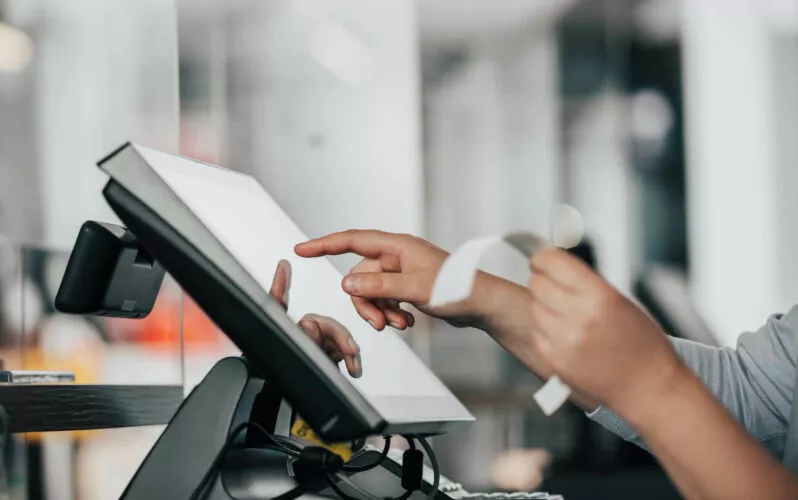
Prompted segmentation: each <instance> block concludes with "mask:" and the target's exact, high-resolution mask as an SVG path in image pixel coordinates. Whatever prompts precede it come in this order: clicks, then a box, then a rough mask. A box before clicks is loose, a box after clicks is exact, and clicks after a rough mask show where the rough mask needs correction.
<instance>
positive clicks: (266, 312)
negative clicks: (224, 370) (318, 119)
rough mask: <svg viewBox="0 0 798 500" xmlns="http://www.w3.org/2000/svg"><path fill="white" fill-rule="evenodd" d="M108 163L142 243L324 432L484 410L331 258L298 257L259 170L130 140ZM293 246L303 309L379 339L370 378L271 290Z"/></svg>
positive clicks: (347, 436) (419, 423)
mask: <svg viewBox="0 0 798 500" xmlns="http://www.w3.org/2000/svg"><path fill="white" fill-rule="evenodd" d="M100 167H101V168H102V170H104V171H105V172H106V173H107V174H108V175H109V176H110V177H111V179H110V180H109V182H108V184H107V185H106V187H105V190H104V191H103V194H104V196H105V198H106V200H107V201H108V203H109V205H110V206H111V208H112V209H113V210H114V211H115V212H116V214H117V215H118V216H119V218H120V219H121V220H122V221H123V223H124V224H126V226H127V227H128V228H129V229H130V230H131V231H132V232H133V233H134V234H136V237H137V239H138V241H139V242H140V243H141V245H143V246H144V247H145V248H146V249H147V251H148V252H150V253H151V255H153V257H154V258H155V259H156V260H157V261H158V262H159V263H160V264H161V265H163V266H164V268H165V269H166V270H167V271H168V272H169V273H170V275H171V276H172V277H174V278H175V280H176V281H177V282H178V283H179V284H180V285H181V286H182V287H183V288H184V289H185V290H186V292H188V293H189V294H190V295H191V296H192V298H193V299H194V300H195V301H196V302H197V303H198V304H199V305H200V307H201V308H202V309H203V310H204V311H205V313H206V314H208V316H209V317H210V318H211V319H212V320H213V321H214V322H215V323H216V324H217V325H218V326H219V327H220V329H221V330H222V331H223V332H224V333H225V334H226V335H227V336H228V337H229V338H230V339H231V340H232V341H233V342H234V343H235V344H236V345H237V346H238V347H239V348H240V349H241V351H242V353H243V354H244V355H245V356H246V358H247V360H248V361H249V362H250V363H251V366H252V367H254V369H256V370H259V371H260V372H261V374H262V375H265V377H266V378H267V379H268V380H269V381H270V383H274V384H275V385H276V386H277V387H279V388H280V390H281V392H282V394H283V396H284V397H285V399H286V400H287V401H288V402H289V403H290V404H291V406H292V407H293V408H294V409H295V410H296V411H297V412H298V413H299V414H300V415H302V417H303V418H304V419H305V420H306V421H307V422H308V423H309V424H310V426H311V427H312V428H313V429H314V430H316V432H318V433H319V434H320V435H321V436H322V437H323V438H325V439H327V440H329V441H333V442H335V441H348V440H352V439H358V438H362V437H365V436H371V435H380V434H415V435H423V434H427V435H428V434H436V433H442V432H447V431H450V430H452V429H454V428H457V427H460V426H462V425H463V424H467V423H468V422H470V421H472V420H473V416H471V414H470V413H469V412H468V411H467V410H466V409H465V408H464V407H463V406H462V404H460V402H459V401H458V400H457V399H456V398H455V397H454V396H453V395H452V394H451V392H450V391H448V389H446V387H445V386H444V385H443V384H442V383H441V382H440V380H438V379H437V377H435V376H434V375H433V374H432V372H431V371H429V369H428V368H427V367H426V366H425V365H424V364H423V363H422V362H421V361H420V360H418V358H417V357H416V356H415V355H414V354H413V353H412V351H411V350H410V349H409V347H407V345H406V344H404V342H403V341H402V340H401V339H399V338H398V337H396V335H395V334H394V333H392V332H384V333H382V334H376V333H374V332H373V331H371V330H370V329H368V328H369V327H368V325H367V324H366V323H365V322H363V321H362V319H361V318H360V317H358V316H357V313H356V312H355V311H354V309H353V308H352V306H351V302H350V301H349V298H348V297H347V296H345V294H344V293H343V292H342V291H341V289H340V284H339V283H340V274H339V273H338V272H337V271H335V268H334V267H333V266H332V264H331V263H330V262H329V261H326V260H322V259H315V260H312V261H311V260H309V259H299V260H296V259H297V258H296V256H294V255H293V244H294V243H297V242H298V240H299V239H301V238H303V237H304V235H302V233H301V231H299V230H298V228H296V226H294V224H293V222H292V221H291V220H290V219H289V218H288V217H287V216H286V215H285V214H284V213H283V212H282V211H281V210H280V209H279V207H278V206H277V205H276V203H275V202H274V201H273V200H272V199H271V198H270V197H269V195H268V193H266V191H265V190H264V189H263V188H262V187H261V186H260V185H259V184H258V183H257V181H255V180H254V179H253V178H251V177H249V176H245V175H243V174H240V173H237V172H232V171H229V170H226V169H222V168H220V167H214V166H210V165H207V164H203V163H200V162H197V161H195V160H191V159H188V158H184V157H179V156H175V155H170V154H167V153H163V152H160V151H156V150H152V149H149V148H144V147H142V146H137V145H130V144H129V145H126V146H123V147H122V148H120V149H119V150H117V151H115V152H114V153H112V154H111V155H109V156H108V157H107V158H105V159H104V160H102V161H101V162H100ZM286 235H288V236H286ZM278 246H279V248H278ZM289 253H290V255H291V256H293V258H294V259H295V260H294V262H293V263H292V265H293V266H294V281H297V280H298V279H305V280H306V281H305V283H306V285H305V286H304V287H301V286H297V285H296V284H295V286H294V287H293V288H292V291H291V304H292V310H294V311H296V310H298V308H301V307H303V305H304V306H307V307H308V308H309V310H307V311H305V312H308V313H319V314H327V315H331V316H333V317H335V318H336V319H337V320H339V321H341V322H342V323H343V324H344V325H345V326H346V327H347V328H349V330H350V331H351V332H352V334H353V336H355V338H356V339H357V341H358V343H360V344H361V345H363V343H364V342H366V343H370V345H371V349H370V350H369V354H368V356H367V358H364V360H363V363H364V372H365V373H364V378H363V379H362V380H352V379H350V378H347V376H345V375H344V374H342V373H341V371H340V370H339V369H338V367H336V366H335V365H333V364H331V363H330V362H329V361H328V359H327V357H326V354H325V353H324V352H323V351H322V349H321V348H320V347H319V346H317V345H316V344H315V343H314V342H313V341H312V340H310V339H309V338H308V337H307V335H306V334H305V333H304V332H303V331H302V330H301V329H300V328H299V327H298V326H297V325H296V324H295V321H294V320H292V318H290V317H289V316H288V315H287V314H286V311H285V310H284V309H283V308H282V307H281V306H280V305H279V304H278V303H277V302H276V301H274V300H273V299H272V298H271V297H270V296H269V294H268V291H267V290H268V288H269V283H267V282H265V280H270V279H271V276H272V275H273V272H274V266H275V265H276V264H277V257H278V256H279V258H289V257H290V256H289V255H287V254H289ZM272 258H273V261H272V260H270V259H272ZM266 275H268V276H266ZM331 308H332V309H334V310H333V311H330V310H331ZM364 329H367V330H364ZM358 335H360V337H359V338H358ZM380 356H381V357H380ZM368 363H371V364H370V365H369V364H368ZM369 377H376V378H371V379H369ZM364 384H366V385H364ZM383 388H385V389H387V392H381V391H383Z"/></svg>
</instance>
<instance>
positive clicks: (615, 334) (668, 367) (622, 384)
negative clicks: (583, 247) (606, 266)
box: [529, 249, 686, 412]
mask: <svg viewBox="0 0 798 500" xmlns="http://www.w3.org/2000/svg"><path fill="white" fill-rule="evenodd" d="M530 265H531V268H532V273H533V274H532V277H531V278H530V280H529V291H530V293H531V296H532V302H531V304H530V306H529V307H530V308H531V318H532V321H533V323H534V325H533V329H534V331H533V332H532V333H531V337H532V339H531V340H532V344H533V346H534V348H535V349H536V350H537V351H538V352H539V354H540V356H541V357H542V358H543V359H544V360H545V362H546V363H547V364H548V365H549V366H550V367H551V369H552V370H553V371H554V373H556V374H557V375H559V376H560V378H562V379H563V380H564V381H565V382H566V383H568V384H570V385H571V386H572V387H573V388H575V389H576V390H578V391H580V392H582V393H584V394H586V395H588V396H590V397H593V398H596V399H597V400H598V401H600V402H601V403H603V404H606V405H607V406H609V407H611V408H612V409H614V410H615V411H618V412H623V411H624V410H627V409H634V408H636V407H637V408H639V407H641V406H643V405H645V401H646V400H647V398H652V397H653V398H657V397H659V396H661V395H662V394H663V391H667V390H668V388H669V386H670V384H672V383H673V382H674V380H676V379H675V378H674V377H675V376H678V375H681V374H683V373H684V372H686V369H685V368H684V367H683V365H682V364H681V362H680V361H679V359H678V358H677V356H676V353H675V352H674V351H673V349H672V347H671V345H670V343H669V342H668V341H667V339H666V338H665V335H664V333H663V331H662V329H661V328H660V327H659V326H658V325H657V324H656V323H655V322H654V320H653V319H652V318H651V317H650V316H649V315H648V314H647V313H646V312H645V311H643V310H642V309H640V308H639V307H637V306H636V305H635V304H633V303H632V302H631V301H630V300H628V299H627V298H625V297H624V296H622V295H621V294H620V293H619V292H618V291H616V290H615V289H614V288H613V287H612V286H611V285H610V284H609V283H607V282H606V281H605V280H603V279H602V278H601V277H599V276H598V275H597V274H595V273H594V272H593V271H592V270H591V269H590V268H589V267H587V266H586V265H585V264H584V263H583V262H582V261H580V260H579V259H577V258H576V257H574V256H572V255H570V254H568V253H566V252H563V251H561V250H556V249H545V250H541V251H539V252H537V253H535V255H533V256H532V258H531V259H530Z"/></svg>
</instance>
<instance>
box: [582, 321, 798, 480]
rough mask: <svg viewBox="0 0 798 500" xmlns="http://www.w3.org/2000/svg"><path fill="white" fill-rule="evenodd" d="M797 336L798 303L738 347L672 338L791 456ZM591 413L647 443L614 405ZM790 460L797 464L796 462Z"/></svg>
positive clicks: (781, 454)
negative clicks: (706, 344) (623, 418)
mask: <svg viewBox="0 0 798 500" xmlns="http://www.w3.org/2000/svg"><path fill="white" fill-rule="evenodd" d="M796 336H798V306H796V307H793V308H792V309H791V310H790V311H789V312H788V313H787V314H784V315H774V316H771V317H770V318H769V319H768V321H767V323H766V324H765V325H764V326H763V327H762V328H760V329H759V330H757V331H755V332H748V333H744V334H742V335H741V336H740V338H739V340H738V343H737V348H736V349H732V348H717V347H708V346H705V345H702V344H698V343H695V342H691V341H689V340H683V339H672V342H673V346H674V348H675V349H676V352H677V353H678V355H679V357H680V358H681V359H682V361H684V363H685V364H686V365H687V366H688V367H690V368H691V369H692V370H693V372H695V374H696V375H697V376H698V377H699V378H700V379H701V380H702V381H703V382H704V384H705V385H706V386H707V387H708V388H709V390H710V391H712V392H713V393H714V394H715V396H716V397H717V398H718V400H719V401H720V402H721V403H722V404H723V405H724V406H725V407H726V408H727V409H728V410H729V411H730V412H731V413H732V415H734V416H735V417H736V418H737V420H738V421H740V422H741V423H742V424H743V425H744V426H745V428H746V429H748V431H749V432H750V433H751V434H752V435H753V436H754V437H755V438H756V439H757V440H758V441H759V442H760V443H762V445H763V446H765V447H766V448H767V449H768V450H769V451H770V452H771V453H772V454H773V455H774V456H776V457H777V458H778V459H780V460H785V461H786V459H787V457H785V449H786V448H787V447H788V442H790V441H792V440H794V439H798V435H796V436H790V434H791V433H792V434H798V422H795V425H794V428H793V429H791V428H790V421H791V417H792V414H793V413H792V412H793V408H792V407H793V400H794V392H795V384H796V364H797V363H798V359H796V358H798V344H797V342H798V340H797V339H796ZM796 407H798V404H796ZM588 416H589V417H590V418H591V419H593V420H594V421H596V422H598V423H600V424H601V425H603V426H604V427H606V428H607V429H609V430H610V431H612V432H614V433H615V434H618V435H619V436H621V437H622V438H624V439H626V440H628V441H631V442H633V443H636V444H638V445H640V446H643V447H645V444H644V443H643V442H642V440H641V438H640V434H639V433H638V432H637V431H635V430H634V429H633V428H632V427H630V426H629V425H628V424H627V423H626V422H624V421H623V420H622V419H621V418H620V417H619V416H618V415H616V414H615V413H613V412H612V411H611V410H609V409H608V408H604V407H599V408H598V409H597V410H596V411H594V412H593V413H591V414H589V415H588ZM790 448H793V446H790ZM788 454H790V453H788ZM788 465H792V466H793V467H795V463H792V464H788Z"/></svg>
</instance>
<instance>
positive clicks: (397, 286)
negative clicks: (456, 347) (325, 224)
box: [295, 230, 471, 330]
mask: <svg viewBox="0 0 798 500" xmlns="http://www.w3.org/2000/svg"><path fill="white" fill-rule="evenodd" d="M295 250H296V253H297V255H300V256H302V257H321V256H324V255H341V254H345V253H354V254H357V255H360V256H361V257H363V260H362V261H360V263H359V264H357V265H356V266H355V267H353V268H352V270H351V271H350V272H349V274H348V275H347V276H345V277H344V280H343V283H342V286H343V289H344V291H346V292H347V293H348V294H349V295H351V296H352V303H353V304H354V306H355V309H357V312H358V313H359V314H360V316H361V317H362V318H363V319H365V320H366V321H368V322H369V323H370V324H371V326H373V327H374V328H375V329H377V330H382V329H383V328H385V326H386V324H388V325H391V326H392V327H393V328H397V329H400V330H402V329H404V328H406V327H408V326H410V327H412V326H413V324H414V323H415V318H414V317H413V315H412V314H411V313H409V312H407V311H404V310H402V309H401V308H400V307H399V304H400V303H401V302H406V303H408V304H412V305H413V306H415V307H417V308H418V309H419V310H421V311H422V312H425V313H427V314H429V315H431V316H435V317H439V318H442V319H445V320H447V321H449V322H450V323H452V324H456V325H458V326H462V325H464V324H467V323H468V322H469V318H470V315H471V304H470V303H469V302H468V301H466V302H464V303H461V304H455V305H452V306H446V307H443V308H431V307H429V306H428V305H427V303H428V302H429V298H430V294H431V293H432V287H433V285H434V284H435V278H436V277H437V275H438V271H439V270H440V268H441V265H443V261H444V260H446V257H448V256H449V254H448V253H447V252H446V251H444V250H442V249H440V248H438V247H436V246H435V245H432V244H431V243H429V242H427V241H424V240H422V239H421V238H416V237H414V236H410V235H404V234H393V233H384V232H381V231H362V230H351V231H344V232H342V233H334V234H330V235H327V236H324V237H322V238H317V239H315V240H311V241H308V242H305V243H300V244H299V245H297V246H296V248H295Z"/></svg>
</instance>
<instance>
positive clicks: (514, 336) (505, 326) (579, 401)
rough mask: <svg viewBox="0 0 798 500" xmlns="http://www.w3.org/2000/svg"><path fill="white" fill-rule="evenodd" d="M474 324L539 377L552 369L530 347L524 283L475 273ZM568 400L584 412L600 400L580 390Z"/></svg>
mask: <svg viewBox="0 0 798 500" xmlns="http://www.w3.org/2000/svg"><path fill="white" fill-rule="evenodd" d="M471 300H472V302H473V306H472V308H473V310H474V311H476V314H475V315H474V318H475V324H473V326H475V327H476V328H479V329H481V330H483V331H485V332H486V333H487V334H488V335H490V336H491V337H492V338H493V339H494V340H495V341H496V342H497V343H499V344H500V345H501V346H502V347H503V348H504V349H505V350H507V352H509V353H510V354H512V355H513V356H514V357H515V358H517V359H518V360H519V361H521V363H523V364H524V366H526V367H527V368H528V369H529V370H530V371H531V372H532V373H534V374H535V375H537V377H538V378H540V379H541V380H548V379H549V377H551V376H552V375H553V374H554V373H553V372H552V370H551V368H549V366H548V365H547V364H546V363H545V362H544V361H543V360H542V359H541V358H540V356H538V354H537V353H536V352H535V349H534V348H532V347H531V344H530V342H529V336H530V332H531V330H532V328H534V326H533V322H532V319H531V317H530V314H529V306H530V296H529V290H527V289H526V288H525V287H522V286H520V285H517V284H515V283H512V282H510V281H507V280H505V279H502V278H498V277H496V276H493V275H490V274H487V273H480V274H479V275H477V278H476V283H475V286H474V294H473V296H472V298H471ZM571 402H572V403H574V404H576V405H577V406H579V407H580V408H582V409H583V410H585V411H587V412H591V411H593V410H595V409H596V408H597V407H598V406H599V403H598V402H597V401H595V400H593V399H592V398H589V397H587V396H584V395H582V394H577V393H573V394H572V395H571Z"/></svg>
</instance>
